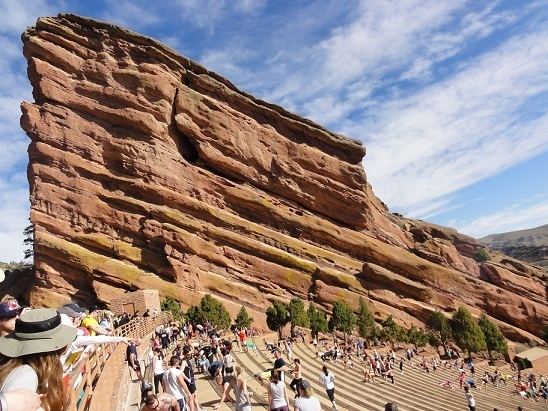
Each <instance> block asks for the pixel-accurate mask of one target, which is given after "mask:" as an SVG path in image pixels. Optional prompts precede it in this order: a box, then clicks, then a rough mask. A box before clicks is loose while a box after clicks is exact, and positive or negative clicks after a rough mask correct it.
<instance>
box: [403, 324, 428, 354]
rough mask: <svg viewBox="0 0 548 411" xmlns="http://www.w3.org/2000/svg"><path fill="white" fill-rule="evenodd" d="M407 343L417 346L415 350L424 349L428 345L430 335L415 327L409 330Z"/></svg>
mask: <svg viewBox="0 0 548 411" xmlns="http://www.w3.org/2000/svg"><path fill="white" fill-rule="evenodd" d="M407 341H408V342H410V343H411V344H413V345H414V346H415V348H420V347H424V346H425V345H426V344H428V341H429V338H428V334H427V333H426V332H424V330H421V329H420V328H418V327H417V326H415V325H413V326H411V328H409V330H407Z"/></svg>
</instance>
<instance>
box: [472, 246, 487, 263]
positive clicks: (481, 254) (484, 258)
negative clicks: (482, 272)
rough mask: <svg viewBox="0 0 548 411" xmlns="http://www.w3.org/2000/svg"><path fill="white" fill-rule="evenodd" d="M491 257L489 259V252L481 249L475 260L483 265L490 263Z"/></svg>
mask: <svg viewBox="0 0 548 411" xmlns="http://www.w3.org/2000/svg"><path fill="white" fill-rule="evenodd" d="M490 259H491V257H489V253H488V252H487V250H486V249H485V248H483V247H480V248H478V249H477V250H476V254H475V255H474V260H476V261H477V262H478V263H483V262H485V261H489V260H490Z"/></svg>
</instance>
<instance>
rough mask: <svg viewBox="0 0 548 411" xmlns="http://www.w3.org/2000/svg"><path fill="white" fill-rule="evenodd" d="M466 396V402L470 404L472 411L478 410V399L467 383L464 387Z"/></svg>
mask: <svg viewBox="0 0 548 411" xmlns="http://www.w3.org/2000/svg"><path fill="white" fill-rule="evenodd" d="M464 397H465V398H466V403H467V404H468V408H470V411H476V399H475V398H474V396H473V395H472V393H471V392H470V387H468V386H467V385H466V386H465V387H464Z"/></svg>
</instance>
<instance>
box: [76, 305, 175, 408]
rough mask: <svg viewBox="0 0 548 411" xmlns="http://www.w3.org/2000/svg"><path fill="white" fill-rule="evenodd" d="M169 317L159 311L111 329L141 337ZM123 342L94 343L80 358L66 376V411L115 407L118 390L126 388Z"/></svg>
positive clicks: (128, 335)
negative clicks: (154, 315)
mask: <svg viewBox="0 0 548 411" xmlns="http://www.w3.org/2000/svg"><path fill="white" fill-rule="evenodd" d="M171 320H172V316H171V313H167V312H162V313H160V314H159V315H158V316H156V317H155V318H152V317H141V318H136V319H134V320H131V321H130V322H129V323H127V324H124V325H122V326H121V327H119V328H117V329H116V330H115V331H114V334H115V335H116V336H120V337H128V338H135V339H137V338H143V337H144V336H146V335H149V334H151V333H152V332H153V331H154V329H155V328H156V327H158V326H159V325H162V324H166V323H167V322H170V321H171ZM125 347H126V346H125V345H124V344H103V345H98V346H97V347H96V348H95V349H94V350H93V351H92V352H91V353H89V354H88V355H86V356H85V357H83V358H81V359H80V360H79V361H78V362H77V363H76V365H75V366H74V367H73V369H72V371H71V372H70V374H69V375H68V376H67V377H68V378H67V377H66V378H67V384H68V387H69V394H70V405H69V408H68V409H69V411H105V410H112V409H115V408H116V402H117V398H118V397H119V396H120V395H119V394H120V392H123V391H124V390H125V389H129V385H128V384H129V381H124V379H123V378H122V377H123V370H124V363H125V353H126V349H125Z"/></svg>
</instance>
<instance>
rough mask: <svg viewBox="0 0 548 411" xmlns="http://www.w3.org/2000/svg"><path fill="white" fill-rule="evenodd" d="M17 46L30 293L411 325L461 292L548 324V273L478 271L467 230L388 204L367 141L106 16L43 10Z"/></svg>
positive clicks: (500, 267) (517, 320) (47, 299)
mask: <svg viewBox="0 0 548 411" xmlns="http://www.w3.org/2000/svg"><path fill="white" fill-rule="evenodd" d="M23 42H24V54H25V57H26V58H27V60H28V65H29V68H28V73H29V78H30V80H31V83H32V86H33V90H34V97H35V100H36V101H35V103H23V104H22V111H23V116H22V118H21V125H22V127H23V129H24V130H25V131H26V132H27V134H28V135H29V137H30V138H31V144H30V146H29V158H30V163H29V168H28V177H29V182H30V187H31V220H32V222H33V223H34V226H35V257H34V258H35V264H36V268H37V277H38V278H37V280H38V284H37V285H36V286H35V287H33V288H32V290H31V292H30V295H29V297H30V299H31V301H32V303H34V304H46V305H51V304H55V303H58V302H60V301H65V300H67V299H69V298H75V299H79V300H83V301H87V302H89V301H94V300H99V301H105V302H108V300H109V299H110V298H112V297H114V296H117V295H119V294H121V293H123V292H124V291H125V290H136V289H139V288H156V289H158V290H160V292H161V294H162V295H172V296H174V297H176V298H177V299H179V300H181V301H182V302H183V303H184V304H186V305H188V304H194V303H196V302H197V300H198V299H199V298H200V297H201V296H202V295H203V293H206V292H209V293H213V294H214V295H216V296H217V297H219V298H221V299H223V300H224V301H225V302H226V303H227V304H228V306H229V308H230V309H232V310H233V311H235V310H237V309H238V308H239V306H240V305H241V304H244V305H246V306H248V307H249V308H251V309H252V310H255V311H256V312H255V313H254V316H255V318H261V313H262V312H264V308H265V307H266V305H267V304H268V301H269V300H271V299H276V298H277V299H283V300H288V299H289V298H291V297H292V296H299V297H302V298H304V299H313V300H314V301H316V302H317V303H319V304H320V305H322V306H323V307H325V308H329V307H330V305H331V304H332V303H333V302H334V301H336V300H338V299H341V298H343V299H345V300H347V301H349V302H351V303H352V304H353V305H354V306H357V302H358V299H359V297H360V296H364V297H366V299H367V301H368V302H369V303H370V304H371V307H372V309H373V311H374V312H375V313H376V315H377V317H378V318H382V317H385V316H386V315H388V314H394V316H395V318H396V319H397V320H398V321H400V322H401V323H405V324H407V325H409V324H415V323H421V322H423V321H425V319H426V318H427V317H428V315H429V314H430V313H431V312H432V311H433V310H435V309H441V310H444V311H446V312H450V311H451V310H453V309H455V308H456V307H457V306H458V305H460V304H465V305H467V306H469V307H470V308H471V309H472V310H473V311H474V312H475V313H479V311H480V310H482V311H485V312H487V313H488V314H489V315H490V316H491V317H493V318H495V319H496V320H498V321H499V324H500V325H501V326H502V328H503V330H504V332H505V333H506V334H507V335H509V336H511V337H512V338H514V339H516V340H522V341H523V340H529V339H534V338H535V337H534V336H533V335H532V334H538V332H539V328H540V325H541V324H542V323H543V322H546V321H547V320H548V308H547V307H546V289H545V282H544V281H545V280H544V279H543V277H541V275H542V274H540V272H539V271H538V270H535V269H534V268H531V267H529V266H526V265H523V267H524V268H523V269H520V268H516V267H518V266H517V265H515V266H512V267H506V266H505V265H504V263H499V262H497V261H494V262H493V263H486V264H483V265H482V266H480V265H478V263H476V262H475V261H474V259H473V258H472V257H473V256H474V253H475V251H476V249H477V248H478V244H477V243H476V242H475V241H474V240H472V239H470V238H468V237H465V236H462V235H460V234H458V233H457V232H456V231H454V230H451V229H447V228H444V227H438V226H434V225H430V224H427V223H423V222H420V221H413V220H407V219H403V218H399V217H396V216H394V215H391V214H390V213H388V211H387V209H386V207H385V206H384V205H383V204H382V202H380V200H378V199H377V198H376V197H375V196H374V194H373V192H372V190H371V187H370V186H369V184H368V182H367V179H366V176H365V172H364V170H363V167H362V158H363V156H364V155H365V149H364V148H363V147H362V145H361V144H360V143H358V142H356V141H353V140H349V139H347V138H345V137H343V136H340V135H337V134H334V133H332V132H330V131H328V130H325V129H323V128H322V127H320V126H319V125H317V124H315V123H313V122H311V121H309V120H306V119H303V118H301V117H299V116H297V115H295V114H292V113H289V112H287V111H285V110H284V109H282V108H281V107H278V106H275V105H273V104H269V103H266V102H264V101H261V100H258V99H256V98H254V97H253V96H250V95H248V94H245V93H243V92H241V91H239V90H238V89H236V87H234V86H233V85H232V84H231V83H230V82H229V81H227V80H226V79H223V78H222V77H220V76H218V75H216V74H215V73H212V72H209V71H207V70H206V69H205V68H203V67H202V66H200V65H198V64H197V63H195V62H193V61H191V60H188V59H187V58H185V57H183V56H180V55H178V54H176V53H175V52H173V51H172V50H170V49H168V48H167V47H165V46H163V45H161V44H160V43H158V42H156V41H154V40H151V39H149V38H146V37H143V36H139V35H137V34H135V33H132V32H129V31H127V30H124V29H121V28H118V27H115V26H111V25H108V24H105V23H100V22H96V21H93V20H88V19H84V18H81V17H78V16H74V15H60V16H58V17H55V18H41V19H39V20H38V21H37V23H36V27H34V28H32V29H29V30H28V31H27V32H26V33H25V34H24V35H23Z"/></svg>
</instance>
